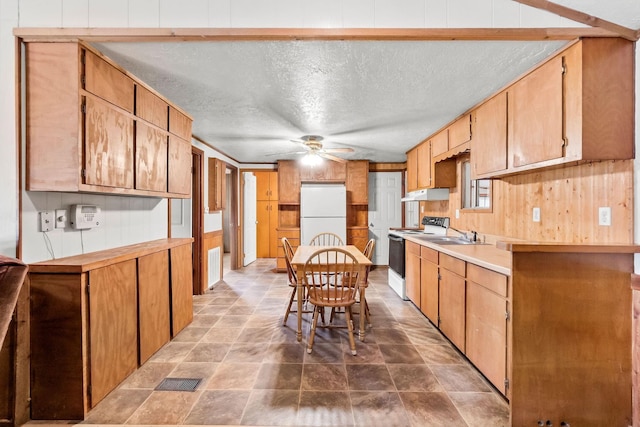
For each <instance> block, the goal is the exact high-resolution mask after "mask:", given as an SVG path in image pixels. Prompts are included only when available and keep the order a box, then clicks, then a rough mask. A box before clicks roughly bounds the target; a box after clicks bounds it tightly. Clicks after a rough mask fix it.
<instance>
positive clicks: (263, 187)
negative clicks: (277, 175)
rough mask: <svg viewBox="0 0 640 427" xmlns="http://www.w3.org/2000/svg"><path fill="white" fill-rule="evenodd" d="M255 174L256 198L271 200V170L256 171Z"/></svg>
mask: <svg viewBox="0 0 640 427" xmlns="http://www.w3.org/2000/svg"><path fill="white" fill-rule="evenodd" d="M253 174H254V175H255V176H256V200H271V198H270V194H271V192H270V181H269V179H270V175H269V174H270V172H269V171H256V172H253Z"/></svg>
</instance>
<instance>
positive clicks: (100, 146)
mask: <svg viewBox="0 0 640 427" xmlns="http://www.w3.org/2000/svg"><path fill="white" fill-rule="evenodd" d="M85 100H86V101H85V109H86V113H85V139H84V148H85V158H84V183H85V184H89V185H99V186H104V187H118V188H133V119H131V118H130V117H127V116H125V115H124V114H122V113H120V112H119V111H117V110H115V109H113V108H111V107H110V106H109V105H108V104H106V103H104V102H101V101H98V100H96V99H95V98H93V97H91V96H87V97H86V98H85Z"/></svg>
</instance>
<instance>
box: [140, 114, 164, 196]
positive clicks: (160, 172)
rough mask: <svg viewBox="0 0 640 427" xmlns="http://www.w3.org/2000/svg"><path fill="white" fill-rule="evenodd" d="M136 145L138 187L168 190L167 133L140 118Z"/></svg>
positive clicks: (160, 190)
mask: <svg viewBox="0 0 640 427" xmlns="http://www.w3.org/2000/svg"><path fill="white" fill-rule="evenodd" d="M135 146H136V148H135V157H136V182H135V187H136V189H143V190H150V191H158V192H166V191H167V190H168V184H167V180H168V174H167V154H168V152H167V135H166V134H165V133H164V132H162V131H160V130H158V129H156V128H153V127H151V126H148V125H146V124H145V123H143V122H142V121H140V120H138V121H137V122H136V144H135Z"/></svg>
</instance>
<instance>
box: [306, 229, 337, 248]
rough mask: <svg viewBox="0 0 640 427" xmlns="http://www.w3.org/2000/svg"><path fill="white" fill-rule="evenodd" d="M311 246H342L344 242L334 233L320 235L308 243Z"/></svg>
mask: <svg viewBox="0 0 640 427" xmlns="http://www.w3.org/2000/svg"><path fill="white" fill-rule="evenodd" d="M309 244H310V245H312V246H343V245H344V241H343V240H342V238H340V236H338V235H337V234H335V233H328V232H327V233H320V234H317V235H315V236H313V238H312V239H311V241H310V242H309Z"/></svg>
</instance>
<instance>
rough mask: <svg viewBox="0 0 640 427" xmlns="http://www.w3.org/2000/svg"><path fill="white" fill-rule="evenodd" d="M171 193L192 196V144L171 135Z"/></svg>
mask: <svg viewBox="0 0 640 427" xmlns="http://www.w3.org/2000/svg"><path fill="white" fill-rule="evenodd" d="M167 171H168V179H169V183H168V189H169V193H172V194H177V195H180V194H181V195H184V196H191V144H190V143H189V142H187V141H185V140H183V139H180V138H176V137H174V136H172V135H170V136H169V163H168V165H167Z"/></svg>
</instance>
